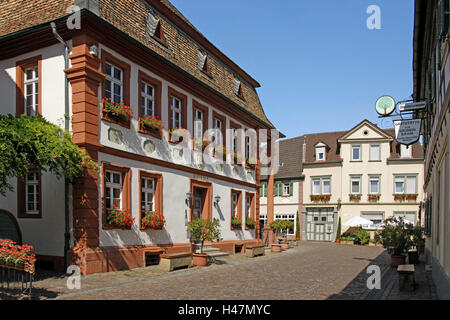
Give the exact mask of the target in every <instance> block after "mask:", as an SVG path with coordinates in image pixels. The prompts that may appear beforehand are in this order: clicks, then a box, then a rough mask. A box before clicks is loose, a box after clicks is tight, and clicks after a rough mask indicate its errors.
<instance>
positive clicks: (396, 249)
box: [380, 217, 412, 267]
mask: <svg viewBox="0 0 450 320" xmlns="http://www.w3.org/2000/svg"><path fill="white" fill-rule="evenodd" d="M389 221H392V222H393V224H389V225H388V224H387V221H385V224H387V225H386V226H385V227H384V229H383V230H382V231H381V233H380V237H381V240H382V242H383V247H384V248H386V249H387V250H388V253H389V254H390V255H391V266H393V267H397V266H399V265H401V264H405V261H406V253H407V252H408V250H409V248H410V247H411V243H412V242H411V235H410V231H409V230H408V227H407V225H406V224H405V223H404V222H403V219H402V218H401V217H399V218H397V217H395V218H393V219H389Z"/></svg>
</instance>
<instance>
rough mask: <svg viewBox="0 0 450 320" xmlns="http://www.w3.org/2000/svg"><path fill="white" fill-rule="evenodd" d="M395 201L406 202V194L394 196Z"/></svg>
mask: <svg viewBox="0 0 450 320" xmlns="http://www.w3.org/2000/svg"><path fill="white" fill-rule="evenodd" d="M394 200H395V201H404V200H406V194H394Z"/></svg>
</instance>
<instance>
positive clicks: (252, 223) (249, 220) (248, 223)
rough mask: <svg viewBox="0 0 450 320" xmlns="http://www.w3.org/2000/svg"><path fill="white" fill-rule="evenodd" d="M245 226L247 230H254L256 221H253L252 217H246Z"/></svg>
mask: <svg viewBox="0 0 450 320" xmlns="http://www.w3.org/2000/svg"><path fill="white" fill-rule="evenodd" d="M245 225H246V226H247V228H249V229H255V227H256V221H255V219H253V218H252V217H247V219H245Z"/></svg>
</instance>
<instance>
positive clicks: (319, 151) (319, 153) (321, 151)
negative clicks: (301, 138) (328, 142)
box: [316, 147, 326, 161]
mask: <svg viewBox="0 0 450 320" xmlns="http://www.w3.org/2000/svg"><path fill="white" fill-rule="evenodd" d="M325 160H326V158H325V147H316V161H325Z"/></svg>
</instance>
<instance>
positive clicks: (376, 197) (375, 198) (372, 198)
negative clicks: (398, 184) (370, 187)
mask: <svg viewBox="0 0 450 320" xmlns="http://www.w3.org/2000/svg"><path fill="white" fill-rule="evenodd" d="M367 198H368V200H369V201H371V202H376V201H378V200H380V195H379V194H369V195H368V196H367Z"/></svg>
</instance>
